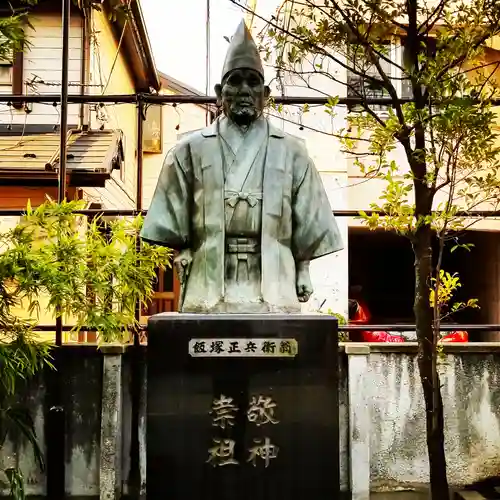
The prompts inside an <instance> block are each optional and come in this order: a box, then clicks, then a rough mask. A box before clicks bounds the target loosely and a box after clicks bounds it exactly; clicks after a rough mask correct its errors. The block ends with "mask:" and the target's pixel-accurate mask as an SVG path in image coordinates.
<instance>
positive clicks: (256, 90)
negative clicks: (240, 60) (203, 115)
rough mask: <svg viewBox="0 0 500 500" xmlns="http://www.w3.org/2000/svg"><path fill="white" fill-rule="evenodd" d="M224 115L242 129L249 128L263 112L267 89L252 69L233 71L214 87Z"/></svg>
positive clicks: (267, 95) (268, 91)
mask: <svg viewBox="0 0 500 500" xmlns="http://www.w3.org/2000/svg"><path fill="white" fill-rule="evenodd" d="M215 93H216V94H217V98H218V100H219V102H220V103H221V104H222V109H223V111H224V114H225V115H226V116H227V117H229V118H230V119H231V120H232V121H233V122H234V123H236V124H237V125H240V126H242V127H247V126H249V125H250V124H251V123H252V122H253V121H254V120H256V119H257V118H258V117H259V116H260V115H261V114H262V111H263V110H264V106H265V105H266V101H267V99H268V98H269V93H270V90H269V87H268V86H267V85H264V80H263V79H262V76H261V75H260V74H259V73H258V72H257V71H254V70H253V69H235V70H234V71H231V72H230V73H229V74H228V75H227V76H226V77H225V78H224V80H223V82H222V84H221V85H216V86H215Z"/></svg>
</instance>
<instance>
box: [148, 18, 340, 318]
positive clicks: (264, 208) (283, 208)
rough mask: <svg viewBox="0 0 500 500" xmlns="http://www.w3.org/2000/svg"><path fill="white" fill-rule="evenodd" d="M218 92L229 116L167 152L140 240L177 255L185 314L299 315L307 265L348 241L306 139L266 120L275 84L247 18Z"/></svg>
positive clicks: (308, 289)
mask: <svg viewBox="0 0 500 500" xmlns="http://www.w3.org/2000/svg"><path fill="white" fill-rule="evenodd" d="M215 92H216V94H217V99H218V103H219V104H220V105H221V106H222V111H223V116H221V117H219V118H218V119H217V120H216V121H215V122H214V123H213V124H212V125H211V126H209V127H207V128H204V129H202V130H199V131H196V132H192V133H191V134H189V135H187V136H186V137H185V138H183V139H181V140H180V142H179V143H178V144H177V145H176V146H175V147H174V148H173V149H172V150H171V151H170V152H169V153H168V155H167V157H166V159H165V162H164V165H163V168H162V171H161V174H160V178H159V180H158V185H157V187H156V191H155V194H154V196H153V200H152V202H151V206H150V208H149V212H148V215H147V216H146V220H145V222H144V227H143V230H142V233H141V237H142V238H143V239H144V240H145V241H147V242H149V243H155V244H160V245H165V246H168V247H170V248H172V249H174V250H177V251H178V252H179V253H178V255H177V257H176V258H175V260H174V264H175V267H176V268H177V272H178V276H179V279H180V282H181V290H182V292H181V297H180V311H182V312H196V313H265V312H274V313H296V312H300V302H306V301H307V300H308V299H309V297H310V295H311V294H312V291H313V290H312V285H311V279H310V276H309V262H310V261H311V260H312V259H315V258H317V257H321V256H323V255H327V254H329V253H332V252H336V251H338V250H341V249H342V241H341V237H340V233H339V230H338V227H337V224H336V222H335V220H334V218H333V215H332V212H331V208H330V205H329V202H328V199H327V196H326V193H325V190H324V188H323V184H322V182H321V179H320V177H319V174H318V172H317V170H316V168H315V167H314V165H313V162H312V161H311V159H310V158H309V156H308V154H307V151H306V148H305V145H304V144H303V142H302V141H301V140H300V139H298V138H295V137H292V136H290V135H288V134H286V133H284V132H283V131H281V130H280V129H278V128H276V127H275V126H273V125H272V124H271V123H270V122H269V120H268V119H267V118H265V117H264V116H263V110H264V107H265V105H266V101H267V99H268V97H269V93H270V89H269V87H267V86H266V85H264V70H263V67H262V62H261V59H260V56H259V52H258V49H257V46H256V45H255V42H254V41H253V39H252V36H251V34H250V32H249V31H248V29H247V27H246V25H245V23H244V22H242V23H241V24H240V26H239V27H238V29H237V31H236V33H235V35H234V36H233V38H232V40H231V43H230V46H229V50H228V53H227V56H226V60H225V63H224V69H223V72H222V82H221V84H220V85H216V86H215Z"/></svg>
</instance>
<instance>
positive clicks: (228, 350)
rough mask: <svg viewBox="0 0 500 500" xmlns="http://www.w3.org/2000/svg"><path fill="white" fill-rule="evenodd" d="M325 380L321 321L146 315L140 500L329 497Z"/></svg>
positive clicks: (332, 444)
mask: <svg viewBox="0 0 500 500" xmlns="http://www.w3.org/2000/svg"><path fill="white" fill-rule="evenodd" d="M337 374H338V334H337V322H336V320H335V318H332V317H330V316H325V315H310V316H309V315H252V314H246V315H236V314H235V315H229V314H228V315H225V314H218V315H215V314H214V315H202V314H177V313H165V314H159V315H156V316H153V317H152V318H151V319H150V321H149V325H148V382H147V387H148V395H147V485H146V488H147V496H148V498H149V499H151V500H153V499H154V500H157V499H160V498H168V499H169V500H181V499H186V498H189V499H193V500H196V499H200V500H201V499H207V500H209V499H212V498H213V499H214V500H215V499H217V500H235V499H237V500H264V499H273V500H274V499H281V498H286V499H287V500H308V499H310V498H314V499H316V500H323V499H325V500H327V499H328V500H333V499H335V498H338V496H339V443H338V440H339V432H338V383H337Z"/></svg>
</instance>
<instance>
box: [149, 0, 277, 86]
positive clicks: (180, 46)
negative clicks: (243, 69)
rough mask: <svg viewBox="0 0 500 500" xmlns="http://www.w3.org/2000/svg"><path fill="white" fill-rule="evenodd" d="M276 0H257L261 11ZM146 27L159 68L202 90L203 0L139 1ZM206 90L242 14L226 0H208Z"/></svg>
mask: <svg viewBox="0 0 500 500" xmlns="http://www.w3.org/2000/svg"><path fill="white" fill-rule="evenodd" d="M278 3H279V2H278V0H257V11H258V12H259V13H262V14H265V13H267V12H271V11H272V10H274V8H275V7H276V6H277V5H278ZM141 6H142V10H143V13H144V18H145V22H146V28H147V31H148V35H149V39H150V41H151V45H152V48H153V55H154V58H155V62H156V67H157V69H158V70H159V71H161V72H163V73H166V74H167V75H169V76H172V77H174V78H176V79H177V80H180V81H181V82H183V83H186V84H188V85H190V86H191V87H194V88H195V89H197V90H200V91H202V92H204V91H205V85H206V78H205V74H206V72H205V60H206V11H207V9H206V7H207V0H141ZM210 13H211V15H210V35H211V36H210V65H211V71H210V91H209V94H213V86H214V85H215V84H216V83H218V82H219V81H220V73H221V70H222V65H223V63H224V57H225V55H226V51H227V47H228V42H227V41H226V40H225V39H224V36H226V37H231V36H232V35H233V33H234V32H235V31H236V28H237V26H238V24H239V22H240V21H241V19H242V18H243V17H244V11H243V10H242V9H240V8H238V7H237V6H235V5H234V4H233V3H231V1H230V0H210Z"/></svg>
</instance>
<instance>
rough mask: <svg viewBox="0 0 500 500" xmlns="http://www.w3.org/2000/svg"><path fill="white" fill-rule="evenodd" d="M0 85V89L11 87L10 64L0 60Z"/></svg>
mask: <svg viewBox="0 0 500 500" xmlns="http://www.w3.org/2000/svg"><path fill="white" fill-rule="evenodd" d="M0 85H1V86H2V87H3V86H9V87H10V86H11V85H12V64H11V63H10V62H8V61H2V60H0Z"/></svg>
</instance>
